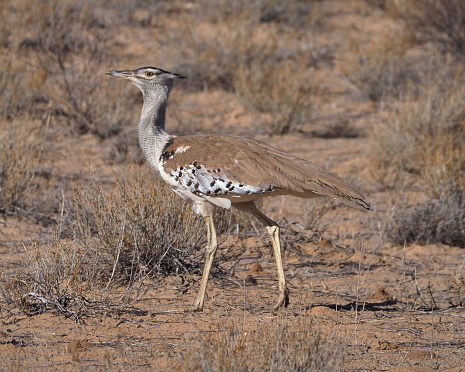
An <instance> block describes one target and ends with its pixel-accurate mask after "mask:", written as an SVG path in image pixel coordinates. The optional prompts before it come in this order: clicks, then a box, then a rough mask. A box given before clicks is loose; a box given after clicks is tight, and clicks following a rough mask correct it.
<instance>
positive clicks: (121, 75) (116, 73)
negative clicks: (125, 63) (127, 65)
mask: <svg viewBox="0 0 465 372" xmlns="http://www.w3.org/2000/svg"><path fill="white" fill-rule="evenodd" d="M106 74H107V75H110V76H115V77H119V78H122V79H127V78H130V77H131V76H133V75H134V72H133V71H131V70H121V71H116V70H111V71H107V72H106Z"/></svg>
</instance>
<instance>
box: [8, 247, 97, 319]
mask: <svg viewBox="0 0 465 372" xmlns="http://www.w3.org/2000/svg"><path fill="white" fill-rule="evenodd" d="M24 248H25V249H26V252H27V253H28V257H27V258H28V259H27V260H25V261H24V262H23V265H24V267H23V270H22V272H21V273H20V274H19V273H16V274H15V275H13V276H11V277H3V278H2V280H1V284H2V288H1V289H2V299H3V300H4V301H5V303H6V304H8V305H9V309H10V310H13V309H14V308H18V309H19V310H20V311H21V312H23V313H25V314H27V315H36V314H40V313H43V312H45V311H49V310H52V311H56V312H58V313H61V314H63V315H65V316H66V317H71V318H73V319H74V320H75V321H77V322H80V320H81V319H80V316H81V315H82V313H83V310H84V305H85V298H84V296H83V295H82V293H83V292H84V290H88V289H89V288H92V287H94V280H95V279H96V275H92V271H99V270H102V268H100V267H99V266H98V263H97V261H95V260H92V259H91V257H89V256H88V252H86V251H85V249H83V248H82V247H79V246H77V245H70V244H67V243H64V242H58V240H54V241H53V242H52V243H50V244H49V245H47V246H38V245H37V244H34V243H33V244H31V245H29V246H25V247H24Z"/></svg>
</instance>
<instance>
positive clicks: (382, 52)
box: [341, 35, 422, 101]
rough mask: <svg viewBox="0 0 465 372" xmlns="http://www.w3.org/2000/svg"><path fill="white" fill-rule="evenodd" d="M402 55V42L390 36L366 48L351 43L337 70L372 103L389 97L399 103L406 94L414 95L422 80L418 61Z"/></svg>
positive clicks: (404, 44) (404, 53)
mask: <svg viewBox="0 0 465 372" xmlns="http://www.w3.org/2000/svg"><path fill="white" fill-rule="evenodd" d="M399 39H400V40H399ZM406 52H407V45H406V43H405V40H402V38H400V37H394V38H393V37H392V35H386V36H385V37H383V38H381V40H377V41H376V43H371V44H369V45H368V46H366V47H362V46H361V45H360V43H359V42H358V41H354V42H352V43H351V53H350V54H348V55H347V56H346V57H344V58H343V59H342V61H341V63H342V65H341V70H342V72H343V74H344V75H345V76H346V77H347V78H348V79H349V80H350V81H351V82H352V83H353V84H354V85H355V86H356V87H357V88H358V89H359V90H360V92H361V93H362V94H363V95H365V96H366V97H367V98H369V99H370V100H372V101H380V100H383V99H386V98H389V97H393V98H397V99H400V98H402V97H403V96H404V95H405V94H406V93H407V92H408V91H409V92H410V93H412V91H413V90H416V91H418V89H419V87H418V84H419V83H420V80H421V77H422V76H421V75H420V71H419V68H418V66H419V65H421V64H419V61H418V58H414V57H411V56H409V55H407V54H406Z"/></svg>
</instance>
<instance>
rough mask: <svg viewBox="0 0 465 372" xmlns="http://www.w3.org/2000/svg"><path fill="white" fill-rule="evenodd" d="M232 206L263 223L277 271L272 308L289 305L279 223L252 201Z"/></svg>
mask: <svg viewBox="0 0 465 372" xmlns="http://www.w3.org/2000/svg"><path fill="white" fill-rule="evenodd" d="M234 207H235V208H237V209H239V210H242V211H244V212H249V213H252V214H253V215H254V216H255V217H257V219H258V220H259V221H260V222H261V223H262V224H263V225H265V228H266V232H267V233H268V235H269V237H270V240H271V245H272V246H273V252H274V258H275V260H276V269H277V271H278V286H279V298H278V302H277V303H276V305H275V306H274V310H278V309H279V308H282V307H287V305H289V289H288V288H287V285H286V277H285V276H284V269H283V260H282V254H281V243H280V239H279V225H278V224H277V223H276V222H274V221H273V220H272V219H271V218H268V217H267V216H265V215H264V214H263V213H262V212H260V211H259V210H258V209H257V207H256V206H255V204H254V203H253V202H247V203H237V204H234Z"/></svg>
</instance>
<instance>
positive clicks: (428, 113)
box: [372, 83, 465, 247]
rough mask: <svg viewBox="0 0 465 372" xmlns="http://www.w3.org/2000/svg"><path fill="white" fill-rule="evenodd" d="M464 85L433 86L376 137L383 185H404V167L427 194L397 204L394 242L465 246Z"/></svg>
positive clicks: (392, 233)
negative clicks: (422, 198)
mask: <svg viewBox="0 0 465 372" xmlns="http://www.w3.org/2000/svg"><path fill="white" fill-rule="evenodd" d="M464 104H465V89H464V88H463V86H461V84H458V85H454V84H453V83H452V84H451V87H449V88H447V89H446V90H443V89H441V88H435V89H431V90H430V91H429V92H428V93H426V94H425V95H424V96H423V97H421V98H420V99H419V100H418V101H410V102H406V103H405V104H404V106H402V108H401V109H400V110H399V111H397V112H394V113H392V114H391V115H390V116H389V117H388V119H387V121H386V122H385V123H383V124H382V125H380V126H378V127H376V129H375V130H374V133H373V137H372V145H373V155H374V164H375V167H376V172H377V174H378V176H379V177H380V178H379V179H380V180H381V181H382V182H383V183H384V184H390V185H394V186H396V187H402V185H403V180H404V178H405V172H409V173H411V174H413V175H416V177H417V178H420V182H421V183H422V190H423V191H425V192H426V194H427V195H428V197H429V199H428V200H427V201H425V202H422V203H419V204H416V205H414V206H408V205H398V206H397V207H396V208H395V209H394V214H393V216H392V220H391V221H390V222H389V223H388V225H387V229H386V234H387V237H388V239H389V240H390V241H392V242H394V243H395V244H405V243H413V242H417V243H420V244H427V243H437V244H440V243H443V244H449V245H456V246H460V247H465V234H464V231H463V226H465V214H464V213H463V210H464V201H465V178H464V172H465V156H464V154H465V137H464V135H463V133H465V132H464V131H465V111H464V107H465V105H464Z"/></svg>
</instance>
